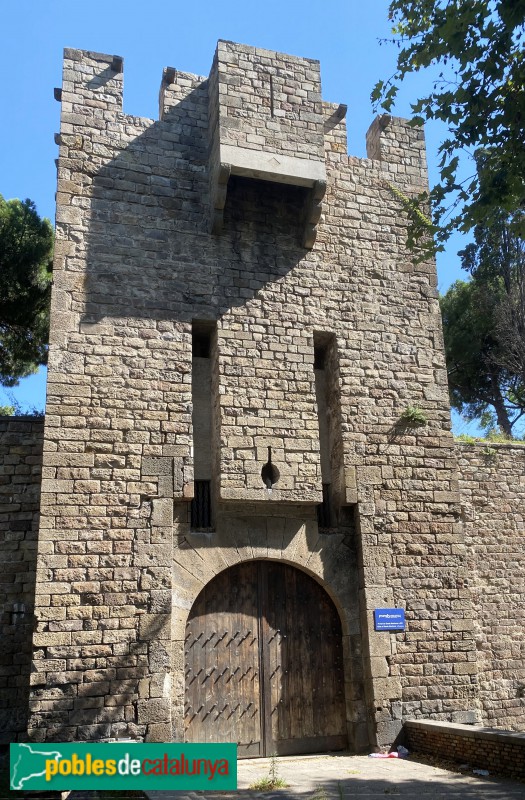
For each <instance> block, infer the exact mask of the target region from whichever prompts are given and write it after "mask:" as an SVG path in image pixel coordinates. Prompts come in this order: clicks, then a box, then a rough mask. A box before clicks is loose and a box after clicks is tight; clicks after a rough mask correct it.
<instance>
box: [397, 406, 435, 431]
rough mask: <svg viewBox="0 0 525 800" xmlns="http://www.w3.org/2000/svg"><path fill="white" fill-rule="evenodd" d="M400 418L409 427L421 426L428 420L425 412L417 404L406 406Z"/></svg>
mask: <svg viewBox="0 0 525 800" xmlns="http://www.w3.org/2000/svg"><path fill="white" fill-rule="evenodd" d="M400 419H401V421H402V423H403V424H404V425H407V426H408V427H410V428H421V427H422V426H423V425H426V424H427V421H428V420H427V416H426V414H425V412H424V411H423V410H422V409H421V408H419V407H418V406H407V407H406V408H405V410H404V411H403V413H402V414H401V417H400Z"/></svg>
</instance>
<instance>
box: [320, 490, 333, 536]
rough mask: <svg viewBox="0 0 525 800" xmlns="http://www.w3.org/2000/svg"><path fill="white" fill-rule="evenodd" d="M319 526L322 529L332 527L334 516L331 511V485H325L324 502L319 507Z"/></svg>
mask: <svg viewBox="0 0 525 800" xmlns="http://www.w3.org/2000/svg"><path fill="white" fill-rule="evenodd" d="M317 524H318V525H319V527H320V528H331V527H332V514H331V511H330V484H329V483H323V502H322V503H321V505H320V506H317Z"/></svg>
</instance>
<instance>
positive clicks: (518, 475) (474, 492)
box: [458, 443, 525, 731]
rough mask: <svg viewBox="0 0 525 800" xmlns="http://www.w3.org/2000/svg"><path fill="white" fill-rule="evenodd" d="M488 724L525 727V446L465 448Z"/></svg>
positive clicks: (463, 481)
mask: <svg viewBox="0 0 525 800" xmlns="http://www.w3.org/2000/svg"><path fill="white" fill-rule="evenodd" d="M458 454H459V469H460V473H459V474H460V490H461V498H462V505H463V514H464V527H465V545H466V548H467V554H468V555H467V559H468V569H469V587H470V592H471V596H472V603H473V607H474V636H475V639H476V649H477V662H478V675H479V693H480V701H481V707H482V713H483V722H484V723H485V724H487V725H494V726H497V727H502V728H510V729H514V730H521V731H523V730H524V729H525V637H524V635H523V610H524V608H525V448H523V447H520V446H512V445H500V444H490V443H489V444H487V445H485V444H471V445H468V444H461V445H459V446H458Z"/></svg>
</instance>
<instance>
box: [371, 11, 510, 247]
mask: <svg viewBox="0 0 525 800" xmlns="http://www.w3.org/2000/svg"><path fill="white" fill-rule="evenodd" d="M389 16H390V19H391V21H392V23H393V28H392V32H393V34H394V37H395V38H394V41H395V42H396V43H397V44H398V46H399V52H398V58H397V67H396V71H395V73H394V74H393V75H392V77H391V78H390V79H389V80H386V81H379V83H377V84H376V86H375V88H374V90H373V92H372V101H373V102H374V104H376V105H377V104H380V105H381V107H382V108H383V109H385V110H386V111H388V112H390V110H391V109H392V107H393V105H394V102H395V99H396V96H397V93H398V90H399V86H400V84H401V82H402V81H403V80H404V78H405V77H406V76H407V75H409V74H410V73H414V72H418V71H419V70H421V69H425V68H428V67H431V66H433V67H436V66H437V67H438V68H440V69H441V71H440V72H439V77H438V78H437V79H436V80H435V81H434V82H433V86H432V90H431V91H430V93H429V94H428V95H426V96H425V97H421V98H420V99H418V100H417V102H416V103H414V104H413V105H412V112H413V115H414V116H413V120H412V122H413V124H422V123H423V122H425V121H426V120H441V121H443V122H445V123H446V125H447V126H448V129H449V136H448V137H447V138H446V139H445V141H444V142H443V143H442V144H441V146H440V150H439V153H440V164H439V166H440V182H439V184H438V185H437V186H436V187H435V188H434V189H433V190H432V192H431V201H432V206H433V211H434V218H435V221H436V222H437V223H439V224H440V231H439V232H438V236H437V239H438V246H437V249H443V247H442V242H443V241H445V240H446V238H448V236H449V234H450V232H451V231H452V229H454V228H458V229H459V230H462V231H467V230H470V229H471V228H472V227H473V226H474V225H476V224H479V223H481V222H482V221H483V219H484V217H485V215H486V213H487V211H488V210H490V209H492V208H494V207H495V206H497V207H499V208H501V209H503V210H505V211H507V212H512V211H515V210H516V209H519V208H520V207H523V206H524V205H525V54H524V52H523V37H524V33H525V0H392V2H391V3H390V6H389ZM480 148H483V149H484V151H485V162H486V168H487V170H486V172H487V174H486V178H485V180H484V182H483V185H481V184H480V181H479V175H478V173H477V172H475V174H473V175H472V176H471V177H469V178H468V179H467V180H466V181H460V180H459V179H458V178H457V172H458V165H459V154H460V153H461V152H466V153H469V154H470V155H473V154H474V152H475V151H477V150H478V149H480Z"/></svg>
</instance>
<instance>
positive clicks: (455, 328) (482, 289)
mask: <svg viewBox="0 0 525 800" xmlns="http://www.w3.org/2000/svg"><path fill="white" fill-rule="evenodd" d="M440 305H441V314H442V317H443V332H444V338H445V356H446V360H447V371H448V382H449V392H450V402H451V405H452V407H453V408H455V409H457V410H458V411H459V412H461V413H462V414H463V415H464V416H466V417H467V419H470V420H473V419H478V420H479V421H480V423H481V426H482V427H483V428H485V430H487V431H490V430H492V429H494V428H495V427H496V426H498V427H499V428H500V430H501V431H502V432H503V433H504V434H505V435H506V436H507V437H511V436H512V427H513V425H515V424H516V423H517V422H518V421H519V419H520V418H521V416H522V414H523V411H524V409H525V391H524V386H523V383H522V381H521V379H520V377H519V376H518V375H516V374H513V373H511V372H509V370H507V369H505V368H504V367H503V366H502V365H501V364H500V363H499V361H498V354H499V352H500V344H499V342H498V338H497V322H496V320H497V309H498V294H497V293H494V292H493V291H492V290H491V288H490V287H487V285H486V284H484V283H483V282H482V281H478V280H476V279H472V280H471V281H469V282H465V281H456V283H454V284H453V285H452V286H451V287H450V289H449V290H448V291H447V293H446V294H445V295H444V296H443V297H442V298H441V300H440Z"/></svg>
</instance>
